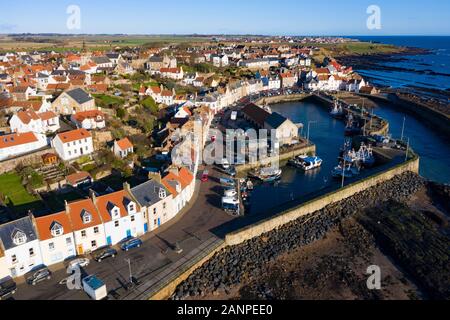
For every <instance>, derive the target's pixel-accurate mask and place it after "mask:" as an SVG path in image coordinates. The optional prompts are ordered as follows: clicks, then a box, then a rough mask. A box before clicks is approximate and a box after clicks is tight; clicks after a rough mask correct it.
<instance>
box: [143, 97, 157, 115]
mask: <svg viewBox="0 0 450 320" xmlns="http://www.w3.org/2000/svg"><path fill="white" fill-rule="evenodd" d="M141 104H142V106H143V107H144V108H146V109H148V110H150V112H151V113H152V114H153V115H155V116H156V115H157V114H158V112H159V107H158V105H157V104H156V102H155V100H153V98H152V97H147V98H145V99H144V100H142V102H141Z"/></svg>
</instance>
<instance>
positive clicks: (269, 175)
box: [250, 167, 283, 182]
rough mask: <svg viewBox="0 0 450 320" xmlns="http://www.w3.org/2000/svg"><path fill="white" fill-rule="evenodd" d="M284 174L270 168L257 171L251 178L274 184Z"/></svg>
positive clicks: (279, 170)
mask: <svg viewBox="0 0 450 320" xmlns="http://www.w3.org/2000/svg"><path fill="white" fill-rule="evenodd" d="M282 173H283V171H282V170H281V169H274V168H271V167H268V168H261V169H258V170H255V171H254V172H253V173H251V174H250V176H251V177H253V178H256V179H258V180H261V181H263V182H274V181H277V180H278V179H280V178H281V174H282Z"/></svg>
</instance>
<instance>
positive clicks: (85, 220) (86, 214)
mask: <svg viewBox="0 0 450 320" xmlns="http://www.w3.org/2000/svg"><path fill="white" fill-rule="evenodd" d="M91 221H92V216H91V214H90V213H89V212H87V211H85V212H84V214H83V223H85V224H87V223H91Z"/></svg>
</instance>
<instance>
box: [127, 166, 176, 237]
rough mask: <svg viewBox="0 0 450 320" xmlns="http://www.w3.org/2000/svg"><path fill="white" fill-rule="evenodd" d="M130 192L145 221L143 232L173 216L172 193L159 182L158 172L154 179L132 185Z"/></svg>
mask: <svg viewBox="0 0 450 320" xmlns="http://www.w3.org/2000/svg"><path fill="white" fill-rule="evenodd" d="M130 192H131V194H132V195H133V198H134V199H135V200H136V201H137V203H138V204H139V205H140V207H141V210H142V213H143V217H144V219H146V221H147V222H146V224H144V231H145V232H148V231H153V230H155V229H157V228H158V227H160V226H162V225H163V224H165V223H166V222H168V221H169V220H171V219H172V218H173V217H175V215H176V212H175V211H174V207H173V204H174V202H173V198H172V194H171V193H170V192H169V190H167V188H165V187H164V186H163V185H162V184H161V176H160V175H159V174H158V175H157V178H156V179H151V180H149V181H147V182H145V183H143V184H141V185H139V186H137V187H134V188H132V189H131V191H130Z"/></svg>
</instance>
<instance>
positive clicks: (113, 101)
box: [92, 94, 125, 107]
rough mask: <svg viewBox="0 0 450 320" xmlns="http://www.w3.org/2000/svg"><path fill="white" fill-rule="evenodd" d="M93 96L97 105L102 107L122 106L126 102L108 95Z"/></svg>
mask: <svg viewBox="0 0 450 320" xmlns="http://www.w3.org/2000/svg"><path fill="white" fill-rule="evenodd" d="M92 96H93V97H94V98H95V100H96V102H97V104H98V105H100V106H102V107H109V106H121V105H123V104H124V102H125V100H124V99H123V98H120V97H116V96H110V95H106V94H93V95H92Z"/></svg>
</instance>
